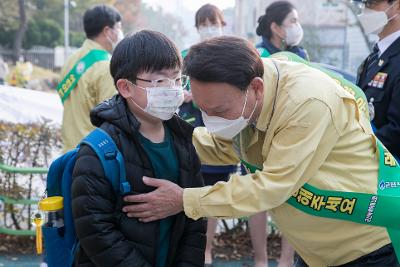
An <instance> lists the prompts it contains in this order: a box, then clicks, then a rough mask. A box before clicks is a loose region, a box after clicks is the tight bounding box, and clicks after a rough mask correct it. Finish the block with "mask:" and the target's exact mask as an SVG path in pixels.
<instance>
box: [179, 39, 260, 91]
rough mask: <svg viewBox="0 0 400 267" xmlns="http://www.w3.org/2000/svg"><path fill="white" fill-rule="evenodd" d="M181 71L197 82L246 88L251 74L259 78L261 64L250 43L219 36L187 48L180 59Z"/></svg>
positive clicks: (252, 76) (251, 78) (250, 79)
mask: <svg viewBox="0 0 400 267" xmlns="http://www.w3.org/2000/svg"><path fill="white" fill-rule="evenodd" d="M184 73H185V74H187V75H189V76H190V78H192V79H195V80H198V81H201V82H220V83H228V84H230V85H233V86H236V87H238V88H239V89H240V90H246V88H247V87H248V86H249V84H250V82H251V81H252V80H253V79H254V78H255V77H261V78H262V77H263V75H264V66H263V62H262V60H261V58H260V55H259V54H258V52H257V50H256V49H255V47H254V46H253V45H252V44H251V43H250V42H248V41H247V40H245V39H243V38H240V37H234V36H220V37H215V38H211V39H209V40H206V41H204V42H201V43H199V44H197V45H194V46H192V47H191V48H190V50H189V53H188V55H187V56H186V57H185V60H184Z"/></svg>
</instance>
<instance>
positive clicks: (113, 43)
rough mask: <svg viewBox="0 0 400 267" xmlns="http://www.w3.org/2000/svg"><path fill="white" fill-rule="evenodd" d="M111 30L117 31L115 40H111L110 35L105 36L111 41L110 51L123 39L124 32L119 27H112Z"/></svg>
mask: <svg viewBox="0 0 400 267" xmlns="http://www.w3.org/2000/svg"><path fill="white" fill-rule="evenodd" d="M112 31H113V32H114V33H115V31H117V33H116V34H117V41H115V42H114V41H113V40H112V39H111V38H110V37H108V36H107V40H108V41H109V42H110V43H111V47H112V51H114V49H115V48H116V47H117V45H118V44H119V43H120V42H121V41H122V39H124V33H123V32H122V30H121V29H116V30H115V29H112Z"/></svg>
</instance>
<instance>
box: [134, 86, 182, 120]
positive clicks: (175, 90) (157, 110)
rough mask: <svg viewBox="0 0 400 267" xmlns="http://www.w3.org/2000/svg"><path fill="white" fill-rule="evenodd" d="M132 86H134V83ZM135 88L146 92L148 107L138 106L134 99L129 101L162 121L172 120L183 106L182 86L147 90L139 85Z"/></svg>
mask: <svg viewBox="0 0 400 267" xmlns="http://www.w3.org/2000/svg"><path fill="white" fill-rule="evenodd" d="M130 83H131V82H130ZM131 84H132V85H134V84H133V83H131ZM134 86H135V87H137V88H140V89H142V90H145V91H146V97H147V105H146V107H145V108H144V109H143V108H142V107H140V106H139V105H138V104H136V102H135V101H134V100H133V98H132V97H130V98H129V100H130V101H131V102H132V103H133V104H134V105H136V106H137V107H139V108H140V109H141V110H143V111H144V112H146V113H148V114H150V115H151V116H153V117H156V118H159V119H160V120H163V121H166V120H169V119H171V118H172V117H173V116H174V114H175V113H176V111H177V110H178V108H179V107H180V106H181V105H182V104H183V100H184V96H183V88H182V86H172V87H146V88H143V87H141V86H138V85H134Z"/></svg>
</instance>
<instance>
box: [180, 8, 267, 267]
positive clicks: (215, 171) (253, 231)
mask: <svg viewBox="0 0 400 267" xmlns="http://www.w3.org/2000/svg"><path fill="white" fill-rule="evenodd" d="M225 26H226V22H225V19H224V14H223V13H222V11H221V10H220V9H219V8H218V7H217V6H215V5H212V4H205V5H203V6H202V7H200V8H199V10H197V12H196V15H195V27H196V29H197V32H198V33H199V38H200V41H206V40H208V39H210V38H213V37H217V36H221V35H222V34H223V32H224V31H223V28H224V27H225ZM187 53H188V50H184V51H182V57H183V58H185V57H186V55H187ZM188 89H189V90H187V91H185V103H184V104H183V105H182V106H181V107H180V110H179V115H180V116H181V117H182V118H183V119H185V120H186V121H188V122H190V123H191V124H192V125H194V126H195V127H198V126H204V124H203V120H202V117H201V112H200V110H199V109H198V108H197V106H196V105H195V103H194V102H193V100H192V94H191V92H190V87H188ZM201 170H202V175H203V178H204V183H205V185H214V184H215V183H217V182H219V181H227V180H228V179H229V176H230V174H232V173H235V172H237V170H238V166H237V164H232V165H225V166H215V165H207V164H203V165H202V167H201ZM249 224H250V237H251V241H252V244H253V248H254V260H255V262H256V267H258V266H262V267H265V266H266V265H268V261H267V252H266V251H267V243H266V240H267V237H266V228H267V221H266V216H265V213H261V214H258V215H255V216H251V217H250V219H249ZM217 226H218V220H216V219H213V218H210V219H208V223H207V246H206V251H205V266H206V267H207V266H212V244H213V240H214V236H215V232H216V229H217Z"/></svg>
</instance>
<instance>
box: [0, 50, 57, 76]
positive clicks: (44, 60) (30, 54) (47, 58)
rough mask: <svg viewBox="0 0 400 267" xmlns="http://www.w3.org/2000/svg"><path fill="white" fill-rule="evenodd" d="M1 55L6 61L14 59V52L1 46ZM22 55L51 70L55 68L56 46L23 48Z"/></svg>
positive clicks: (27, 59) (33, 62)
mask: <svg viewBox="0 0 400 267" xmlns="http://www.w3.org/2000/svg"><path fill="white" fill-rule="evenodd" d="M0 55H1V56H2V57H3V59H4V61H6V62H11V61H13V60H14V52H13V50H9V49H2V48H0ZM21 55H22V56H23V57H24V59H25V60H26V61H29V62H32V64H34V65H36V66H39V67H42V68H45V69H50V70H53V71H54V70H55V69H56V66H55V65H54V62H55V60H54V59H55V58H54V57H55V52H54V48H48V47H34V48H32V49H29V50H22V52H21Z"/></svg>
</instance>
